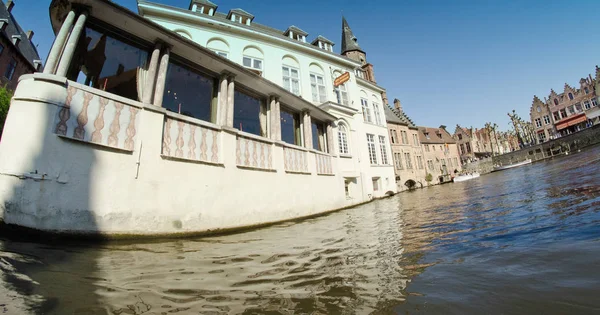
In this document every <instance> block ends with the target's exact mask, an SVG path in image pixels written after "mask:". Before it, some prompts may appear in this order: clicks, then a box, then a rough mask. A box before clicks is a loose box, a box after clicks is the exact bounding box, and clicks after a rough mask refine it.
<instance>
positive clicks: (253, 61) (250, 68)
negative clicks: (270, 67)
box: [242, 55, 265, 76]
mask: <svg viewBox="0 0 600 315" xmlns="http://www.w3.org/2000/svg"><path fill="white" fill-rule="evenodd" d="M246 58H247V59H250V66H246V65H245V64H244V60H245V59H246ZM256 61H260V69H258V68H255V67H254V65H255V62H256ZM264 64H265V61H264V60H263V59H260V58H256V57H252V56H248V55H242V67H244V68H246V69H249V70H252V71H254V72H259V73H258V74H260V75H261V76H262V74H263V72H264V70H263V69H264Z"/></svg>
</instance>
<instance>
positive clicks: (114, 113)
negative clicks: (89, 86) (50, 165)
mask: <svg viewBox="0 0 600 315" xmlns="http://www.w3.org/2000/svg"><path fill="white" fill-rule="evenodd" d="M139 111H140V109H139V108H137V107H135V106H131V105H128V104H124V103H121V102H118V101H115V100H112V99H108V98H106V97H103V96H100V95H96V94H94V93H92V92H89V91H85V90H82V89H78V88H76V87H73V86H69V87H68V88H67V99H66V101H65V105H64V106H61V107H59V108H58V111H57V112H56V117H55V122H54V125H53V129H54V133H55V134H57V135H60V136H63V137H67V138H71V139H76V140H80V141H85V142H90V143H95V144H99V145H103V146H108V147H112V148H117V149H122V150H127V151H133V149H134V147H135V135H136V132H137V130H138V125H139V120H140V119H139Z"/></svg>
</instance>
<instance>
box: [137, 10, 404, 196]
mask: <svg viewBox="0 0 600 315" xmlns="http://www.w3.org/2000/svg"><path fill="white" fill-rule="evenodd" d="M138 10H139V13H140V14H141V15H142V16H144V17H146V18H148V19H150V20H152V21H154V22H156V23H158V24H160V25H161V26H163V27H165V28H167V29H170V30H172V31H174V32H176V33H178V34H180V35H181V36H183V37H185V38H187V39H189V40H191V41H193V42H195V43H197V44H199V45H201V46H203V47H206V48H208V49H210V50H213V51H214V52H215V53H216V54H218V55H219V56H221V57H223V58H226V59H228V60H231V61H233V62H236V63H238V64H240V65H242V66H244V67H246V68H248V69H250V70H252V71H256V73H258V74H259V75H261V76H262V77H263V78H265V79H267V80H269V81H271V82H273V83H274V84H277V85H279V86H281V87H283V88H284V89H286V90H288V91H290V92H291V93H293V94H295V95H298V96H299V97H301V98H303V99H306V100H308V101H309V102H311V103H313V104H314V105H315V106H318V107H319V108H321V109H323V110H325V111H327V112H328V113H331V114H332V115H334V116H336V117H338V120H337V122H336V125H337V126H339V128H338V131H339V132H340V133H339V134H338V139H337V140H338V141H337V147H336V150H337V154H340V155H342V156H344V159H343V161H341V169H342V172H343V173H345V174H348V177H346V180H347V181H348V184H349V185H351V186H356V185H358V186H360V192H361V194H364V195H372V196H375V197H381V196H383V195H384V194H385V193H386V192H389V191H395V184H394V175H393V174H394V173H393V172H394V171H393V166H392V161H391V157H390V152H391V150H390V145H389V139H388V136H387V128H386V122H385V118H384V112H383V106H384V105H385V104H386V102H387V100H386V99H385V98H384V97H383V96H384V95H385V89H383V88H381V87H379V86H378V85H377V84H376V82H375V76H374V73H373V65H372V64H370V63H368V62H367V55H366V53H365V51H364V50H363V49H362V48H361V47H360V45H359V44H358V40H357V39H356V37H355V36H354V34H353V31H352V29H351V28H350V26H349V24H348V22H347V21H346V19H345V18H342V36H341V37H342V43H341V48H340V54H337V53H335V52H334V51H333V47H334V46H335V43H334V42H333V41H331V40H329V39H326V38H324V37H323V36H321V35H318V36H316V37H315V38H314V39H313V40H312V41H310V40H309V38H308V36H309V34H308V33H306V32H305V31H303V30H302V29H301V28H300V27H298V26H295V25H291V26H290V27H288V28H287V29H286V30H276V29H274V28H271V27H268V26H265V25H262V24H259V23H258V22H256V21H255V19H257V17H255V16H254V15H253V14H251V13H249V12H248V11H246V10H243V9H230V10H229V11H227V12H221V11H220V10H219V8H218V6H217V4H215V3H212V2H210V1H206V0H192V1H191V2H190V6H189V8H188V9H183V8H174V7H170V6H166V5H162V4H157V3H152V2H147V1H138ZM216 22H218V23H216ZM219 23H221V24H219ZM222 24H225V25H227V27H223V26H221V25H222ZM344 73H348V74H349V80H348V81H346V82H345V83H344V84H341V85H339V86H335V85H334V80H335V79H336V78H338V77H340V76H341V75H342V74H344ZM359 174H364V175H365V176H364V177H362V176H359ZM392 187H393V189H392ZM390 189H392V190H390Z"/></svg>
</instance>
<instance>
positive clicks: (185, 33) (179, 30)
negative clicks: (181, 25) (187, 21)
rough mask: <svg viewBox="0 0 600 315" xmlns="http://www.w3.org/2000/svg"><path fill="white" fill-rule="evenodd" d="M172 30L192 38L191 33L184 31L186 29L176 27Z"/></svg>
mask: <svg viewBox="0 0 600 315" xmlns="http://www.w3.org/2000/svg"><path fill="white" fill-rule="evenodd" d="M173 32H175V33H177V34H179V35H180V36H183V37H185V38H187V39H192V34H190V32H188V31H186V30H182V29H176V30H173Z"/></svg>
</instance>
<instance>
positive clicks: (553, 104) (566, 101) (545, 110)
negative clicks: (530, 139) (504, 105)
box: [529, 66, 600, 143]
mask: <svg viewBox="0 0 600 315" xmlns="http://www.w3.org/2000/svg"><path fill="white" fill-rule="evenodd" d="M599 80H600V69H599V68H598V66H596V75H595V78H593V77H592V76H591V75H589V76H588V77H586V78H582V79H580V80H579V88H575V87H571V86H570V85H569V84H566V83H565V86H564V89H563V92H562V93H560V94H558V93H556V92H555V91H554V90H553V89H551V90H550V95H549V96H548V97H547V98H545V99H544V101H542V100H541V99H539V98H538V97H537V96H534V97H533V102H532V104H531V107H530V111H529V116H530V119H531V123H532V124H533V127H534V128H535V135H536V138H537V139H536V141H537V142H538V143H542V142H546V141H548V140H551V139H555V138H557V137H560V136H564V135H568V134H571V133H574V132H577V131H580V130H582V129H585V128H587V127H590V126H592V125H593V124H596V123H598V122H600V118H599V117H600V109H599V108H598V103H599V102H600V100H599V98H598V87H597V85H598V82H599Z"/></svg>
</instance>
